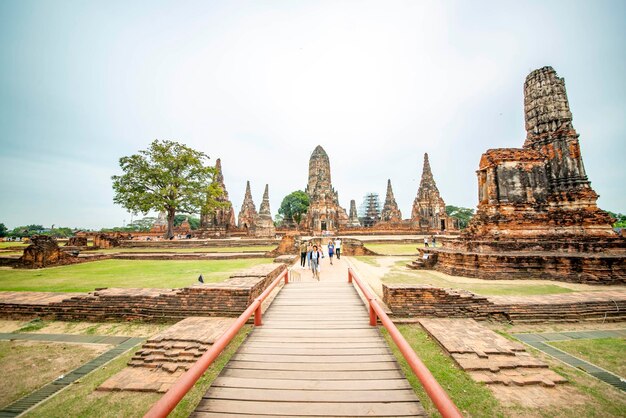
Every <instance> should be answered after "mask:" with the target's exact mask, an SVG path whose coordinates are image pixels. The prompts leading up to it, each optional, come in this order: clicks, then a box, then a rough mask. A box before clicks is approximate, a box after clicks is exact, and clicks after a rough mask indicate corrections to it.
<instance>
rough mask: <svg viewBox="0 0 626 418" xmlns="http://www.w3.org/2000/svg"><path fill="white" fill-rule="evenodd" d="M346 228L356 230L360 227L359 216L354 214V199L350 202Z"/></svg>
mask: <svg viewBox="0 0 626 418" xmlns="http://www.w3.org/2000/svg"><path fill="white" fill-rule="evenodd" d="M348 226H349V227H351V228H358V227H360V226H361V222H360V221H359V215H358V214H357V212H356V202H355V200H354V199H352V200H351V201H350V216H349V217H348Z"/></svg>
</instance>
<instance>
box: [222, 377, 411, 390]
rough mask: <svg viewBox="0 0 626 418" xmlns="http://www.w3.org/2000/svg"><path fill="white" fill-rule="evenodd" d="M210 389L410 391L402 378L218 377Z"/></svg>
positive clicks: (407, 383) (409, 387) (406, 382)
mask: <svg viewBox="0 0 626 418" xmlns="http://www.w3.org/2000/svg"><path fill="white" fill-rule="evenodd" d="M211 387H230V388H258V389H282V390H339V391H342V390H347V391H351V390H395V389H411V385H410V384H409V382H408V381H407V380H406V379H404V378H397V379H379V380H304V379H303V380H287V379H263V378H258V379H256V378H241V377H228V376H220V377H218V378H217V379H215V380H214V381H213V383H211Z"/></svg>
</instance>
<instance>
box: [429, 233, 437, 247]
mask: <svg viewBox="0 0 626 418" xmlns="http://www.w3.org/2000/svg"><path fill="white" fill-rule="evenodd" d="M430 242H431V244H433V247H436V246H437V240H436V238H435V236H434V235H433V236H432V237H430Z"/></svg>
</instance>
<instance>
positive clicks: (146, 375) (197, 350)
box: [97, 317, 234, 393]
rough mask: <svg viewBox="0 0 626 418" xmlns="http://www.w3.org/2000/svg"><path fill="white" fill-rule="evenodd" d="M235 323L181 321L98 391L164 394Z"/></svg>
mask: <svg viewBox="0 0 626 418" xmlns="http://www.w3.org/2000/svg"><path fill="white" fill-rule="evenodd" d="M233 322H234V319H232V318H198V317H191V318H187V319H184V320H182V321H180V322H179V323H177V324H176V325H174V326H172V327H170V328H168V329H166V330H165V331H163V332H161V333H159V334H158V335H156V336H154V337H152V338H150V339H149V340H148V341H147V342H146V343H145V344H144V345H143V346H142V347H141V349H139V350H138V351H137V352H136V353H135V355H134V356H133V358H132V359H131V360H130V362H129V363H128V366H129V367H126V368H125V369H123V370H122V371H120V372H119V373H117V374H116V375H114V376H113V377H111V378H109V379H108V380H106V381H105V382H104V383H103V384H102V385H100V386H99V387H98V389H97V390H101V391H135V392H159V393H163V392H166V391H167V390H168V389H169V388H170V387H171V386H172V384H173V383H174V382H175V381H176V379H178V378H179V377H180V376H181V375H182V374H183V373H184V372H185V371H187V370H188V369H189V367H191V366H192V365H193V364H194V363H195V362H196V361H197V360H198V358H200V356H202V354H204V353H205V352H206V351H207V350H208V349H209V347H210V346H211V345H212V344H213V343H214V342H215V341H216V340H217V339H218V338H219V337H220V336H221V335H222V334H223V333H224V332H225V331H226V330H227V329H228V327H229V326H230V325H231V324H232V323H233Z"/></svg>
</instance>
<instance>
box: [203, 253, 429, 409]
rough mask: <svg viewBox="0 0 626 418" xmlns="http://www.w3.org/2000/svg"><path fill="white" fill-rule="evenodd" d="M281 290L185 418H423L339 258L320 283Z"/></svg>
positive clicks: (406, 383) (299, 283)
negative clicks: (312, 417) (188, 416)
mask: <svg viewBox="0 0 626 418" xmlns="http://www.w3.org/2000/svg"><path fill="white" fill-rule="evenodd" d="M302 275H303V276H306V277H307V279H308V280H307V281H300V282H292V283H289V284H288V285H287V286H285V287H284V288H283V289H282V290H281V291H280V293H279V294H278V296H277V297H276V299H275V300H274V301H273V302H272V305H271V306H270V308H269V309H268V311H267V312H266V314H265V315H264V317H263V326H261V327H257V328H255V329H254V330H253V331H252V332H251V333H250V335H249V337H248V338H247V340H246V341H245V342H244V343H243V344H242V345H241V347H240V348H239V351H238V352H237V353H236V354H235V355H234V356H233V357H232V358H231V360H230V362H229V363H228V365H227V366H226V368H224V370H223V371H222V373H221V374H220V376H219V377H218V378H217V379H216V380H215V381H214V383H213V385H212V386H211V388H209V390H208V391H207V393H206V394H205V395H204V397H203V398H202V400H201V402H200V404H199V405H198V407H197V408H196V411H195V412H194V414H193V415H192V416H195V417H218V416H219V417H228V416H236V417H239V418H241V417H245V416H259V415H261V416H263V415H265V416H425V415H426V414H425V412H424V409H423V408H422V406H421V404H420V403H419V400H418V399H417V397H416V396H415V393H414V392H413V389H412V388H411V386H410V384H409V382H408V381H407V380H406V378H405V377H404V375H403V374H402V371H401V370H400V368H399V366H398V363H397V362H396V360H395V358H394V357H393V355H392V354H391V351H390V350H389V347H388V346H387V344H386V342H385V340H384V339H383V337H382V336H381V334H380V332H379V331H378V329H377V328H376V327H371V326H369V324H368V314H367V310H366V308H365V306H364V304H363V302H362V301H361V299H360V298H359V296H358V294H357V292H356V290H355V289H354V288H353V286H352V285H350V284H348V283H347V266H346V264H345V261H344V260H341V261H339V262H337V261H335V265H334V266H330V265H327V264H325V265H324V266H323V271H322V281H321V282H317V281H311V279H310V278H309V276H310V273H309V272H308V271H306V272H305V271H302Z"/></svg>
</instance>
